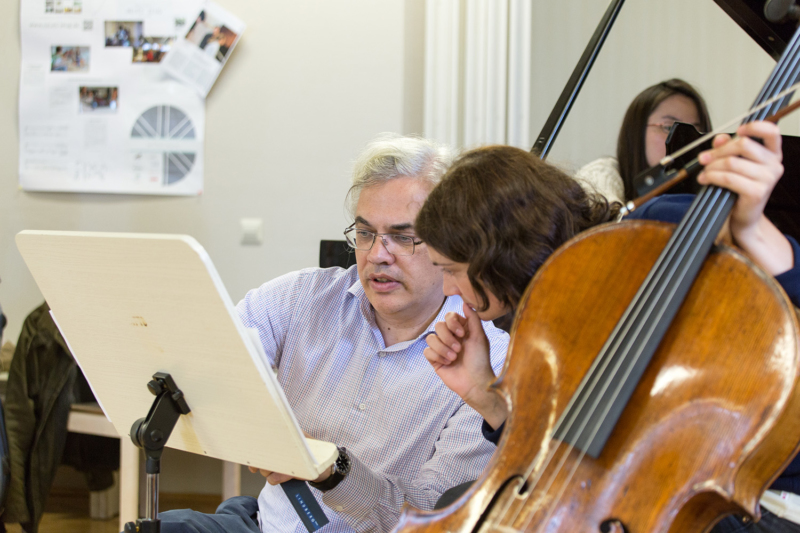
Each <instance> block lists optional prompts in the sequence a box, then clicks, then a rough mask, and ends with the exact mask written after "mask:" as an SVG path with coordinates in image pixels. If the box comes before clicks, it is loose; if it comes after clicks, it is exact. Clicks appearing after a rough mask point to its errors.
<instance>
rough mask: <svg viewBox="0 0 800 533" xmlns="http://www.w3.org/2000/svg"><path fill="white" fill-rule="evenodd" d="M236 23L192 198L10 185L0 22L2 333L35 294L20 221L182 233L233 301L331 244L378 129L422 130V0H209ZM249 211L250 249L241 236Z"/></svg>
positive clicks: (14, 327)
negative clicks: (254, 230) (258, 222)
mask: <svg viewBox="0 0 800 533" xmlns="http://www.w3.org/2000/svg"><path fill="white" fill-rule="evenodd" d="M219 3H220V4H221V5H223V6H224V7H225V8H227V9H229V10H230V11H231V12H233V13H234V14H236V15H237V16H239V17H240V18H241V19H242V20H244V21H245V22H246V24H247V29H246V31H245V33H244V36H243V38H242V39H241V42H240V44H239V45H238V46H237V48H236V49H235V51H234V52H233V54H232V56H231V58H230V60H229V61H228V63H227V64H226V66H225V69H224V70H223V72H222V74H221V76H220V78H219V80H218V81H217V84H216V86H215V87H214V88H213V89H212V91H211V93H210V94H209V96H208V100H207V104H206V110H207V120H206V142H205V150H206V152H205V153H206V161H205V170H206V176H205V194H204V195H203V196H200V197H195V198H169V197H157V198H153V197H145V196H138V197H137V196H112V195H89V194H62V193H27V192H24V191H21V190H19V189H18V186H17V183H18V178H17V166H18V163H17V162H18V144H17V139H18V137H17V98H18V85H19V53H20V52H19V51H20V45H19V40H20V39H19V5H18V2H8V4H9V5H7V6H6V11H5V16H4V17H2V20H0V49H2V50H3V54H2V56H0V57H1V59H0V67H1V68H2V76H0V279H2V283H0V303H2V306H3V310H4V312H5V314H6V316H7V317H8V318H9V326H8V328H7V330H6V334H5V338H6V339H11V340H15V339H16V337H17V336H18V334H19V330H20V327H21V324H22V321H23V320H24V318H25V316H26V315H27V314H28V313H29V312H30V311H31V310H32V309H33V308H35V307H36V306H37V305H38V304H39V303H40V302H41V300H42V297H41V294H40V293H39V291H38V289H37V287H36V286H35V284H34V282H33V279H32V278H31V276H30V274H29V273H28V270H27V268H26V267H25V265H24V263H23V261H22V259H21V257H20V255H19V253H18V252H17V249H16V246H15V245H14V235H15V234H16V233H17V232H19V231H20V230H23V229H58V230H89V231H95V230H97V231H100V230H102V231H130V232H160V233H188V234H191V235H193V236H194V237H195V238H197V239H198V241H199V242H200V243H201V244H202V245H203V246H204V247H205V248H206V249H207V250H208V252H209V254H210V255H211V258H212V259H213V260H214V263H215V264H216V266H217V269H218V270H219V272H220V274H221V276H222V279H223V281H224V282H225V285H226V287H227V288H228V291H229V292H230V294H231V297H232V298H233V300H234V301H238V300H239V299H240V298H241V297H242V296H244V294H245V292H246V291H247V290H248V289H250V288H253V287H256V286H258V285H259V284H261V283H263V282H264V281H266V280H268V279H270V278H273V277H275V276H277V275H279V274H282V273H285V272H287V271H290V270H294V269H298V268H302V267H306V266H315V265H316V264H317V262H318V246H319V240H320V239H337V238H341V234H342V230H343V229H344V228H345V226H346V225H347V224H348V223H349V222H348V221H347V220H346V218H345V216H344V211H343V208H342V205H343V199H344V196H345V193H346V191H347V188H348V179H349V176H348V175H349V171H350V162H351V160H352V159H353V158H354V157H355V156H356V155H357V154H358V152H359V151H360V150H361V148H362V147H363V145H364V144H365V143H366V142H367V141H369V140H370V139H371V138H372V137H374V136H375V135H376V134H378V133H380V132H383V131H397V132H404V133H413V132H416V133H421V129H422V127H421V124H422V72H423V68H422V54H423V36H424V32H423V25H424V24H423V17H424V5H423V1H422V0H381V1H380V2H375V1H372V0H336V1H330V0H219ZM242 217H260V218H262V219H263V220H264V225H265V228H266V238H265V242H264V245H263V246H255V247H252V246H251V247H246V246H242V245H241V244H240V243H239V241H240V238H241V236H240V228H239V219H240V218H242Z"/></svg>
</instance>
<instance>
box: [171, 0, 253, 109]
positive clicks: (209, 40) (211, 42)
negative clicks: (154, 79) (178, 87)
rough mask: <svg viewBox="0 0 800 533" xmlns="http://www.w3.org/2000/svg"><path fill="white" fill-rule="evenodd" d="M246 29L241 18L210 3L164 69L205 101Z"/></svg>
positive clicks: (196, 18)
mask: <svg viewBox="0 0 800 533" xmlns="http://www.w3.org/2000/svg"><path fill="white" fill-rule="evenodd" d="M244 28H245V25H244V23H243V22H242V21H241V20H239V19H238V18H237V17H235V16H234V15H232V14H231V13H229V12H228V11H226V10H224V9H223V8H221V7H220V6H218V5H217V4H215V3H213V2H210V1H209V2H206V3H205V4H204V6H203V9H202V10H200V12H199V13H198V14H197V16H196V17H195V18H194V22H193V23H192V25H191V27H190V28H189V31H187V32H186V34H185V35H184V36H183V38H181V39H179V40H178V41H177V42H176V43H175V45H174V46H173V47H172V48H171V50H170V53H168V54H167V56H166V58H165V59H164V61H163V62H162V68H163V69H164V70H165V71H166V72H167V73H169V74H170V75H172V76H174V77H176V78H178V79H179V80H181V81H182V82H184V83H186V84H189V85H190V86H192V87H194V88H195V89H196V90H197V92H198V93H200V94H201V95H202V96H204V97H205V96H206V95H207V94H208V91H210V90H211V87H212V86H213V85H214V82H215V81H216V79H217V77H218V76H219V73H220V71H221V70H222V67H223V66H224V65H225V62H226V61H227V60H228V58H229V57H230V55H231V52H232V51H233V49H234V47H235V46H236V44H237V43H238V42H239V39H240V38H241V36H242V32H243V31H244Z"/></svg>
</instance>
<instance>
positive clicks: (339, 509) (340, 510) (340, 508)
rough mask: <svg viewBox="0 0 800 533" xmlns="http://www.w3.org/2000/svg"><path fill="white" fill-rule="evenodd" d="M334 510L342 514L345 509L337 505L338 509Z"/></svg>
mask: <svg viewBox="0 0 800 533" xmlns="http://www.w3.org/2000/svg"><path fill="white" fill-rule="evenodd" d="M334 510H336V511H339V512H340V513H341V512H342V511H344V507H342V506H341V505H337V506H336V507H334Z"/></svg>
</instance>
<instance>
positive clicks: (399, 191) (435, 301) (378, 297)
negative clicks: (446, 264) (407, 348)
mask: <svg viewBox="0 0 800 533" xmlns="http://www.w3.org/2000/svg"><path fill="white" fill-rule="evenodd" d="M429 192H430V185H429V184H427V183H425V182H423V181H421V180H419V179H417V178H410V177H402V178H395V179H393V180H390V181H388V182H386V183H382V184H380V185H373V186H371V187H367V188H365V189H363V190H362V191H361V194H360V195H359V198H358V204H357V205H356V228H357V229H363V230H367V231H372V232H375V233H399V234H404V235H414V226H413V224H414V219H415V218H416V216H417V212H418V211H419V209H420V207H422V204H423V203H424V202H425V198H427V196H428V193H429ZM425 248H426V246H425V244H418V245H416V249H415V251H414V255H410V256H409V255H406V256H404V255H392V254H391V253H389V251H388V250H387V249H386V247H385V246H384V244H383V240H382V239H381V237H377V238H376V239H375V244H374V245H373V246H372V249H371V250H369V251H362V250H356V252H355V254H356V263H357V265H358V276H359V278H360V279H361V284H362V285H363V286H364V292H365V293H366V295H367V298H368V299H369V301H370V303H371V304H372V307H373V308H374V309H375V313H376V315H377V316H378V317H379V318H383V319H386V320H391V321H406V320H410V321H414V320H420V319H425V318H428V317H430V316H431V315H432V314H433V313H435V312H436V310H437V309H438V308H439V306H440V305H441V303H442V273H441V270H440V269H439V268H437V267H435V266H433V264H432V263H431V261H430V259H429V258H428V254H427V252H426V250H425Z"/></svg>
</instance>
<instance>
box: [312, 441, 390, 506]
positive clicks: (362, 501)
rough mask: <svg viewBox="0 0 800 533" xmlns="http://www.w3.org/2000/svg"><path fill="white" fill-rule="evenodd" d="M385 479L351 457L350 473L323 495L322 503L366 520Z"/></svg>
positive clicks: (376, 502)
mask: <svg viewBox="0 0 800 533" xmlns="http://www.w3.org/2000/svg"><path fill="white" fill-rule="evenodd" d="M382 482H383V479H382V478H381V477H380V476H378V475H376V474H375V473H374V472H373V471H372V470H370V469H369V468H367V467H366V466H365V465H364V464H363V463H362V462H361V461H359V460H358V458H356V457H353V456H352V455H351V456H350V472H349V473H348V474H347V475H346V476H345V478H344V479H343V480H342V481H341V483H339V484H338V485H336V486H335V487H334V488H332V489H331V490H328V491H325V492H323V493H322V502H323V503H324V504H325V505H326V506H328V507H330V508H331V509H333V510H334V511H336V512H338V513H343V514H347V515H349V516H351V517H353V518H355V519H362V518H364V517H365V516H366V515H367V514H368V513H369V512H370V511H371V510H372V509H373V508H374V507H375V506H376V505H378V498H379V497H380V493H381V483H382Z"/></svg>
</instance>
